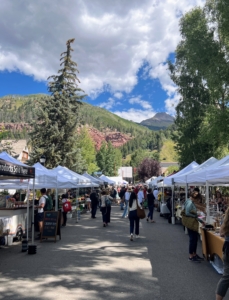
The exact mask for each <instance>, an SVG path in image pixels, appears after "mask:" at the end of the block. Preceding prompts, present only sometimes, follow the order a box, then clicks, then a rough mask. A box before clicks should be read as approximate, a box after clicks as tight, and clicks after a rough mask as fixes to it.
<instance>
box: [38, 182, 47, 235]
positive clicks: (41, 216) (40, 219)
mask: <svg viewBox="0 0 229 300" xmlns="http://www.w3.org/2000/svg"><path fill="white" fill-rule="evenodd" d="M40 192H41V195H42V196H41V197H40V199H39V204H38V206H37V208H38V213H37V220H38V224H39V230H40V235H41V233H42V229H43V221H44V207H45V203H46V189H45V188H43V189H41V190H40Z"/></svg>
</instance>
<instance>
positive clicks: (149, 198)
mask: <svg viewBox="0 0 229 300" xmlns="http://www.w3.org/2000/svg"><path fill="white" fill-rule="evenodd" d="M154 200H155V197H154V195H153V191H152V189H148V194H147V202H148V209H149V213H148V216H147V219H146V221H147V222H149V219H150V222H151V223H155V221H154V220H153V211H154Z"/></svg>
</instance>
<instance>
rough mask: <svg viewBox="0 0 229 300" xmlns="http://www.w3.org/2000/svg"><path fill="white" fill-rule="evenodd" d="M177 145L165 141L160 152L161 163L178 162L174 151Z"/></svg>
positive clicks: (170, 141)
mask: <svg viewBox="0 0 229 300" xmlns="http://www.w3.org/2000/svg"><path fill="white" fill-rule="evenodd" d="M174 146H175V143H174V142H173V141H172V140H164V142H163V146H162V149H161V152H160V161H161V162H177V159H178V158H177V153H176V151H175V149H174Z"/></svg>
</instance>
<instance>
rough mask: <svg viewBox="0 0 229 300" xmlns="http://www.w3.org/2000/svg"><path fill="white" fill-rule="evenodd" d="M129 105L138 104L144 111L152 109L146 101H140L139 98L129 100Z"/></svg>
mask: <svg viewBox="0 0 229 300" xmlns="http://www.w3.org/2000/svg"><path fill="white" fill-rule="evenodd" d="M129 103H130V104H139V105H140V106H141V107H143V108H144V109H152V105H151V104H150V103H149V102H148V101H145V100H142V99H141V96H138V97H133V98H131V99H130V100H129Z"/></svg>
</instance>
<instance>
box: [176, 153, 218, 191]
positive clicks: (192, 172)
mask: <svg viewBox="0 0 229 300" xmlns="http://www.w3.org/2000/svg"><path fill="white" fill-rule="evenodd" d="M217 162H218V159H216V158H215V157H211V158H209V159H208V160H206V161H205V162H203V163H202V164H201V165H199V166H197V167H196V168H194V169H192V170H190V171H189V172H187V173H184V174H181V175H180V176H175V177H174V184H177V185H182V184H183V185H186V184H187V183H188V180H187V179H188V178H189V177H191V178H197V177H198V172H202V171H205V170H207V169H209V168H211V167H212V166H213V165H214V164H216V163H217Z"/></svg>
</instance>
